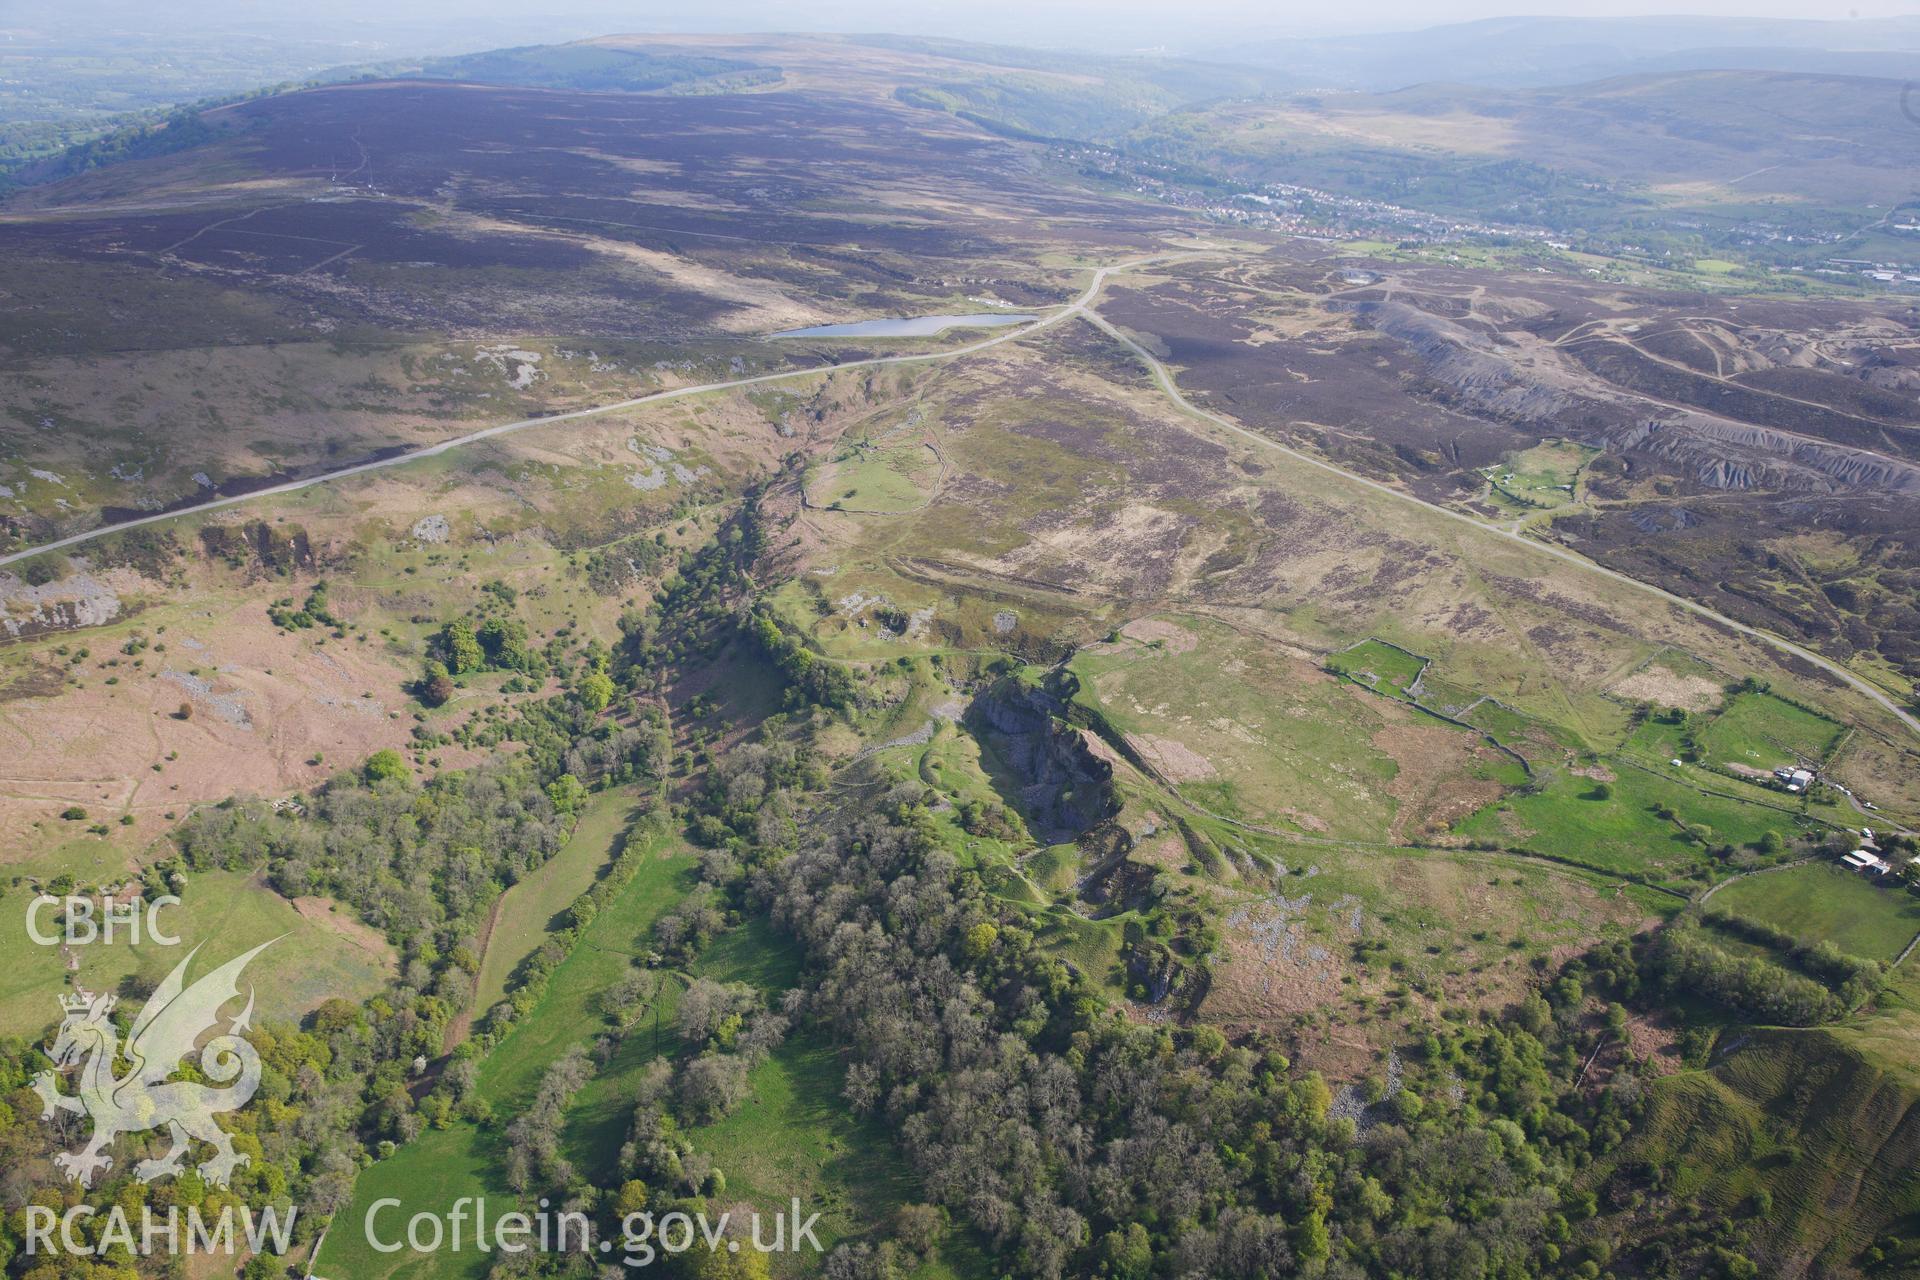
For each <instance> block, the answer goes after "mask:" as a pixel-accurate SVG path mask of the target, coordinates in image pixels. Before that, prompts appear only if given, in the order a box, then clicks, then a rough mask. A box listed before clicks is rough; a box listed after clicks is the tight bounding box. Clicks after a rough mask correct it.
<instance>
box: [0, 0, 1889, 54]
mask: <svg viewBox="0 0 1920 1280" xmlns="http://www.w3.org/2000/svg"><path fill="white" fill-rule="evenodd" d="M1913 16H1920V10H1916V9H1915V7H1914V6H1913V5H1912V4H1909V3H1898V2H1890V0H1857V2H1856V3H1853V4H1851V5H1849V6H1848V9H1847V11H1846V13H1845V14H1843V15H1835V14H1834V13H1833V12H1832V11H1831V10H1830V9H1828V8H1825V7H1823V6H1820V5H1816V4H1811V3H1804V2H1802V0H1686V2H1685V3H1675V4H1653V5H1649V4H1647V3H1644V2H1643V0H1627V2H1622V3H1591V2H1585V3H1557V4H1556V3H1531V4H1528V5H1526V6H1524V7H1523V8H1521V9H1519V10H1518V11H1516V10H1515V9H1514V8H1513V7H1511V6H1503V5H1500V4H1497V3H1487V2H1485V0H1442V2H1441V3H1438V4H1423V3H1417V2H1416V0H1373V2H1372V3H1369V4H1366V5H1363V6H1358V7H1351V6H1350V7H1346V8H1344V9H1343V10H1342V11H1341V12H1340V13H1338V14H1330V13H1328V11H1327V10H1326V9H1325V7H1324V6H1317V5H1306V4H1297V3H1296V4H1285V5H1278V6H1276V5H1272V4H1265V3H1252V2H1250V0H1203V2H1202V3H1198V4H1191V5H1182V6H1181V7H1180V8H1179V10H1178V11H1177V13H1175V12H1173V11H1171V10H1170V8H1169V6H1168V5H1166V4H1165V3H1164V2H1163V0H1106V2H1103V0H1034V2H1033V3H1017V2H1015V0H981V2H980V3H972V4H967V5H964V6H963V5H957V4H935V5H921V6H915V7H912V8H910V9H908V8H902V7H899V6H896V5H890V4H882V3H877V2H875V0H830V2H828V3H821V4H807V5H799V4H793V3H785V2H783V0H736V2H735V3H729V4H723V5H717V6H706V7H698V8H691V9H690V8H688V7H687V6H684V5H681V4H678V3H665V2H658V0H649V2H646V3H638V4H636V3H628V2H621V0H566V2H563V3H558V4H549V5H543V6H540V7H538V8H532V9H530V8H528V7H527V6H525V5H521V4H509V3H505V0H475V2H473V3H457V4H456V3H454V0H413V2H412V3H407V4H403V5H393V4H377V3H374V2H373V0H345V3H341V4H336V5H333V6H330V7H329V8H328V10H327V13H326V15H325V17H324V18H320V17H316V16H315V15H314V12H313V10H312V8H311V6H308V5H303V4H295V3H292V2H291V0H213V2H212V3H185V2H184V0H162V2H160V3H146V4H142V3H133V2H131V0H81V2H80V3H78V4H53V3H37V4H36V3H34V0H26V2H25V3H21V4H18V5H16V6H15V7H14V11H13V13H12V14H11V15H10V16H9V17H8V18H7V19H5V20H4V21H0V35H6V36H7V37H8V38H9V39H11V38H12V35H13V33H29V34H36V35H40V36H43V37H44V36H47V35H54V36H55V38H58V39H61V40H62V41H63V42H65V41H70V40H76V39H80V40H83V39H85V36H74V35H72V34H71V33H72V32H75V31H77V30H92V31H96V32H99V33H101V34H105V32H103V31H101V30H100V29H101V28H102V27H106V28H114V27H118V28H121V29H123V30H132V31H147V30H154V31H165V32H167V33H170V34H172V35H175V36H180V35H191V34H194V33H199V32H205V33H209V34H212V33H217V32H220V31H229V32H240V31H255V32H261V33H276V32H277V33H283V34H286V35H289V36H294V35H297V36H298V37H299V38H301V39H303V40H310V41H315V42H320V43H338V44H342V45H355V44H362V43H366V44H371V45H375V46H379V49H378V50H377V51H378V52H383V53H391V54H394V55H396V56H405V55H407V54H411V53H433V52H445V51H447V50H451V49H479V48H485V47H490V46H492V45H496V44H498V43H501V42H503V41H505V42H515V43H552V42H561V41H566V40H577V39H584V38H589V37H592V36H596V35H613V34H630V33H660V34H689V33H695V32H713V33H716V34H732V33H743V32H761V31H764V32H783V33H821V34H855V33H858V34H894V35H905V36H925V37H944V38H949V39H966V40H977V41H986V42H993V43H1006V44H1029V45H1035V46H1040V47H1051V48H1082V49H1087V50H1091V51H1099V52H1118V51H1127V50H1149V49H1151V50H1160V51H1166V52H1170V53H1197V52H1203V51H1207V50H1210V49H1214V48H1216V47H1217V46H1218V45H1219V43H1220V42H1221V41H1223V40H1247V39H1258V40H1271V39H1285V38H1288V37H1312V36H1330V35H1343V34H1378V33H1382V32H1392V31H1417V30H1421V29H1424V28H1427V27H1433V26H1444V25H1451V24H1454V23H1460V22H1471V21H1480V20H1485V19H1493V18H1503V17H1505V18H1533V17H1547V18H1575V19H1578V18H1704V19H1722V20H1728V21H1735V20H1739V19H1789V20H1804V21H1822V22H1832V21H1845V20H1847V19H1850V18H1851V19H1883V18H1894V17H1913ZM56 21H57V22H58V24H59V30H58V31H57V32H46V31H41V30H37V28H39V27H41V26H43V25H44V24H49V23H53V22H56Z"/></svg>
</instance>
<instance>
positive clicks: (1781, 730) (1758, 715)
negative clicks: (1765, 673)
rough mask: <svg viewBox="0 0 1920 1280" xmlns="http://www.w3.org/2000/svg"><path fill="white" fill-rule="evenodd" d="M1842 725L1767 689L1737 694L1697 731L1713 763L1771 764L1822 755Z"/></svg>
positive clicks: (1759, 766) (1821, 757)
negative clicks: (1763, 691) (1761, 691)
mask: <svg viewBox="0 0 1920 1280" xmlns="http://www.w3.org/2000/svg"><path fill="white" fill-rule="evenodd" d="M1840 734H1841V727H1840V725H1839V724H1837V723H1836V722H1834V721H1832V720H1829V719H1827V717H1825V716H1823V715H1818V714H1816V713H1815V712H1812V711H1808V710H1806V709H1804V708H1802V707H1797V706H1795V705H1794V704H1793V703H1791V702H1787V701H1785V700H1784V699H1782V698H1777V697H1775V696H1774V695H1773V694H1770V693H1742V694H1739V695H1737V696H1735V697H1734V698H1732V699H1730V700H1729V701H1728V702H1727V705H1726V706H1725V708H1723V709H1722V710H1721V712H1720V713H1719V714H1718V715H1716V716H1715V717H1714V718H1713V720H1712V721H1711V722H1710V723H1709V724H1708V725H1707V727H1706V728H1705V729H1704V730H1702V731H1701V733H1700V745H1701V747H1702V748H1703V749H1704V750H1705V752H1706V757H1707V760H1708V761H1709V762H1711V763H1713V764H1722V765H1724V764H1743V765H1746V766H1748V767H1749V768H1754V769H1773V768H1776V767H1777V766H1780V765H1783V764H1796V763H1799V762H1802V761H1820V760H1824V759H1826V756H1827V753H1828V752H1829V751H1831V750H1833V747H1834V744H1835V743H1836V742H1837V741H1838V740H1839V737H1840Z"/></svg>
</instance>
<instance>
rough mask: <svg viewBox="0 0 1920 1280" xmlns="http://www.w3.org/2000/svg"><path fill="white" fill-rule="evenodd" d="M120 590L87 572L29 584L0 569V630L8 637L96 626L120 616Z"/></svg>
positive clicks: (16, 637) (15, 575)
mask: <svg viewBox="0 0 1920 1280" xmlns="http://www.w3.org/2000/svg"><path fill="white" fill-rule="evenodd" d="M121 608H122V606H121V602H120V596H119V594H118V593H117V592H116V591H115V590H114V589H113V588H112V587H111V586H109V585H108V584H107V583H106V582H103V581H101V580H100V579H99V578H96V577H95V576H93V575H92V574H90V573H85V572H82V573H75V574H72V575H70V576H68V577H66V578H63V579H61V580H60V581H58V582H49V583H44V584H42V585H40V586H32V585H30V584H28V583H27V582H26V581H25V580H24V579H22V578H21V577H19V576H18V575H17V574H12V573H8V572H5V571H0V631H4V632H5V633H6V636H7V638H8V639H18V638H20V637H21V636H33V635H43V634H45V633H47V632H50V631H71V630H75V629H77V628H80V627H97V626H100V625H101V624H102V623H107V622H112V621H113V620H114V619H115V618H117V617H119V616H120V612H121Z"/></svg>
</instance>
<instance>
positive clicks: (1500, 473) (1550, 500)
mask: <svg viewBox="0 0 1920 1280" xmlns="http://www.w3.org/2000/svg"><path fill="white" fill-rule="evenodd" d="M1599 454H1600V451H1599V450H1598V449H1594V448H1590V447H1588V446H1586V445H1581V444H1573V443H1571V442H1569V441H1566V440H1549V441H1547V442H1545V443H1543V444H1537V445H1535V446H1534V447H1533V448H1531V449H1526V450H1523V451H1521V452H1519V453H1515V454H1512V455H1511V456H1509V457H1508V458H1507V459H1506V461H1504V462H1503V463H1501V464H1500V465H1499V466H1494V467H1483V468H1482V469H1481V474H1482V475H1484V476H1486V477H1487V479H1488V481H1489V482H1490V483H1491V484H1492V485H1493V492H1494V494H1495V495H1496V496H1497V497H1500V498H1504V499H1506V501H1507V502H1508V503H1509V504H1510V505H1512V506H1514V507H1516V508H1520V509H1535V510H1553V509H1555V508H1558V507H1564V506H1567V505H1569V504H1570V503H1572V502H1574V501H1576V500H1577V498H1578V496H1579V488H1580V472H1581V471H1582V469H1584V468H1585V467H1586V465H1587V463H1589V462H1591V461H1592V460H1593V459H1594V458H1596V457H1598V456H1599Z"/></svg>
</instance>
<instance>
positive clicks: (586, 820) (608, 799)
mask: <svg viewBox="0 0 1920 1280" xmlns="http://www.w3.org/2000/svg"><path fill="white" fill-rule="evenodd" d="M634 803H635V802H634V798H633V796H632V795H631V794H629V793H627V792H624V791H603V792H601V793H600V794H599V795H596V796H595V797H594V798H593V802H592V803H591V804H590V805H589V806H588V808H587V811H586V812H585V813H584V814H582V815H581V816H580V821H579V823H578V824H577V825H576V826H575V827H574V829H573V837H572V839H570V840H568V841H567V843H566V845H565V846H564V847H563V848H562V849H561V850H560V852H558V853H556V854H554V855H553V857H551V858H549V859H547V861H546V862H544V863H542V864H541V865H540V866H539V867H537V868H535V869H534V871H533V873H532V874H531V875H529V876H528V877H527V878H526V879H524V880H522V881H521V882H520V883H519V884H516V885H514V886H513V887H511V888H509V889H508V890H507V891H506V892H505V893H504V894H502V895H501V897H500V905H499V909H498V912H497V914H496V916H495V919H494V925H493V934H492V936H491V937H490V938H489V939H488V941H487V954H486V956H485V957H484V958H483V960H482V961H481V964H480V976H479V978H478V979H477V980H476V982H475V985H474V997H473V1009H474V1013H475V1014H476V1015H478V1014H483V1013H485V1012H486V1011H487V1010H488V1009H490V1008H492V1007H493V1005H494V1004H495V1003H496V1002H497V1001H499V1000H500V999H501V998H502V997H504V996H505V995H506V993H507V981H508V979H510V978H511V977H512V976H513V971H514V970H515V969H516V968H518V967H519V965H520V962H521V961H522V960H525V959H526V958H527V957H528V956H529V955H532V954H533V952H534V951H535V950H537V949H538V948H539V946H540V944H541V943H542V942H543V941H545V940H546V937H547V935H548V934H549V933H551V932H553V930H554V929H556V928H558V927H560V926H561V925H562V924H563V923H564V922H563V921H562V920H561V918H560V917H561V915H562V914H563V913H564V912H565V911H566V909H567V907H568V906H569V905H570V904H571V903H572V902H573V900H574V899H575V898H577V897H579V896H580V895H581V894H583V893H585V892H586V891H587V890H588V889H589V888H590V887H592V885H593V882H594V881H595V880H596V879H598V878H599V876H600V873H601V872H602V871H603V870H604V869H605V868H606V866H607V863H608V861H609V860H610V859H611V857H612V852H613V847H614V840H615V838H616V837H618V836H619V835H620V833H621V832H622V831H624V830H626V828H627V825H628V824H629V823H630V822H631V821H632V820H633V815H634Z"/></svg>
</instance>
